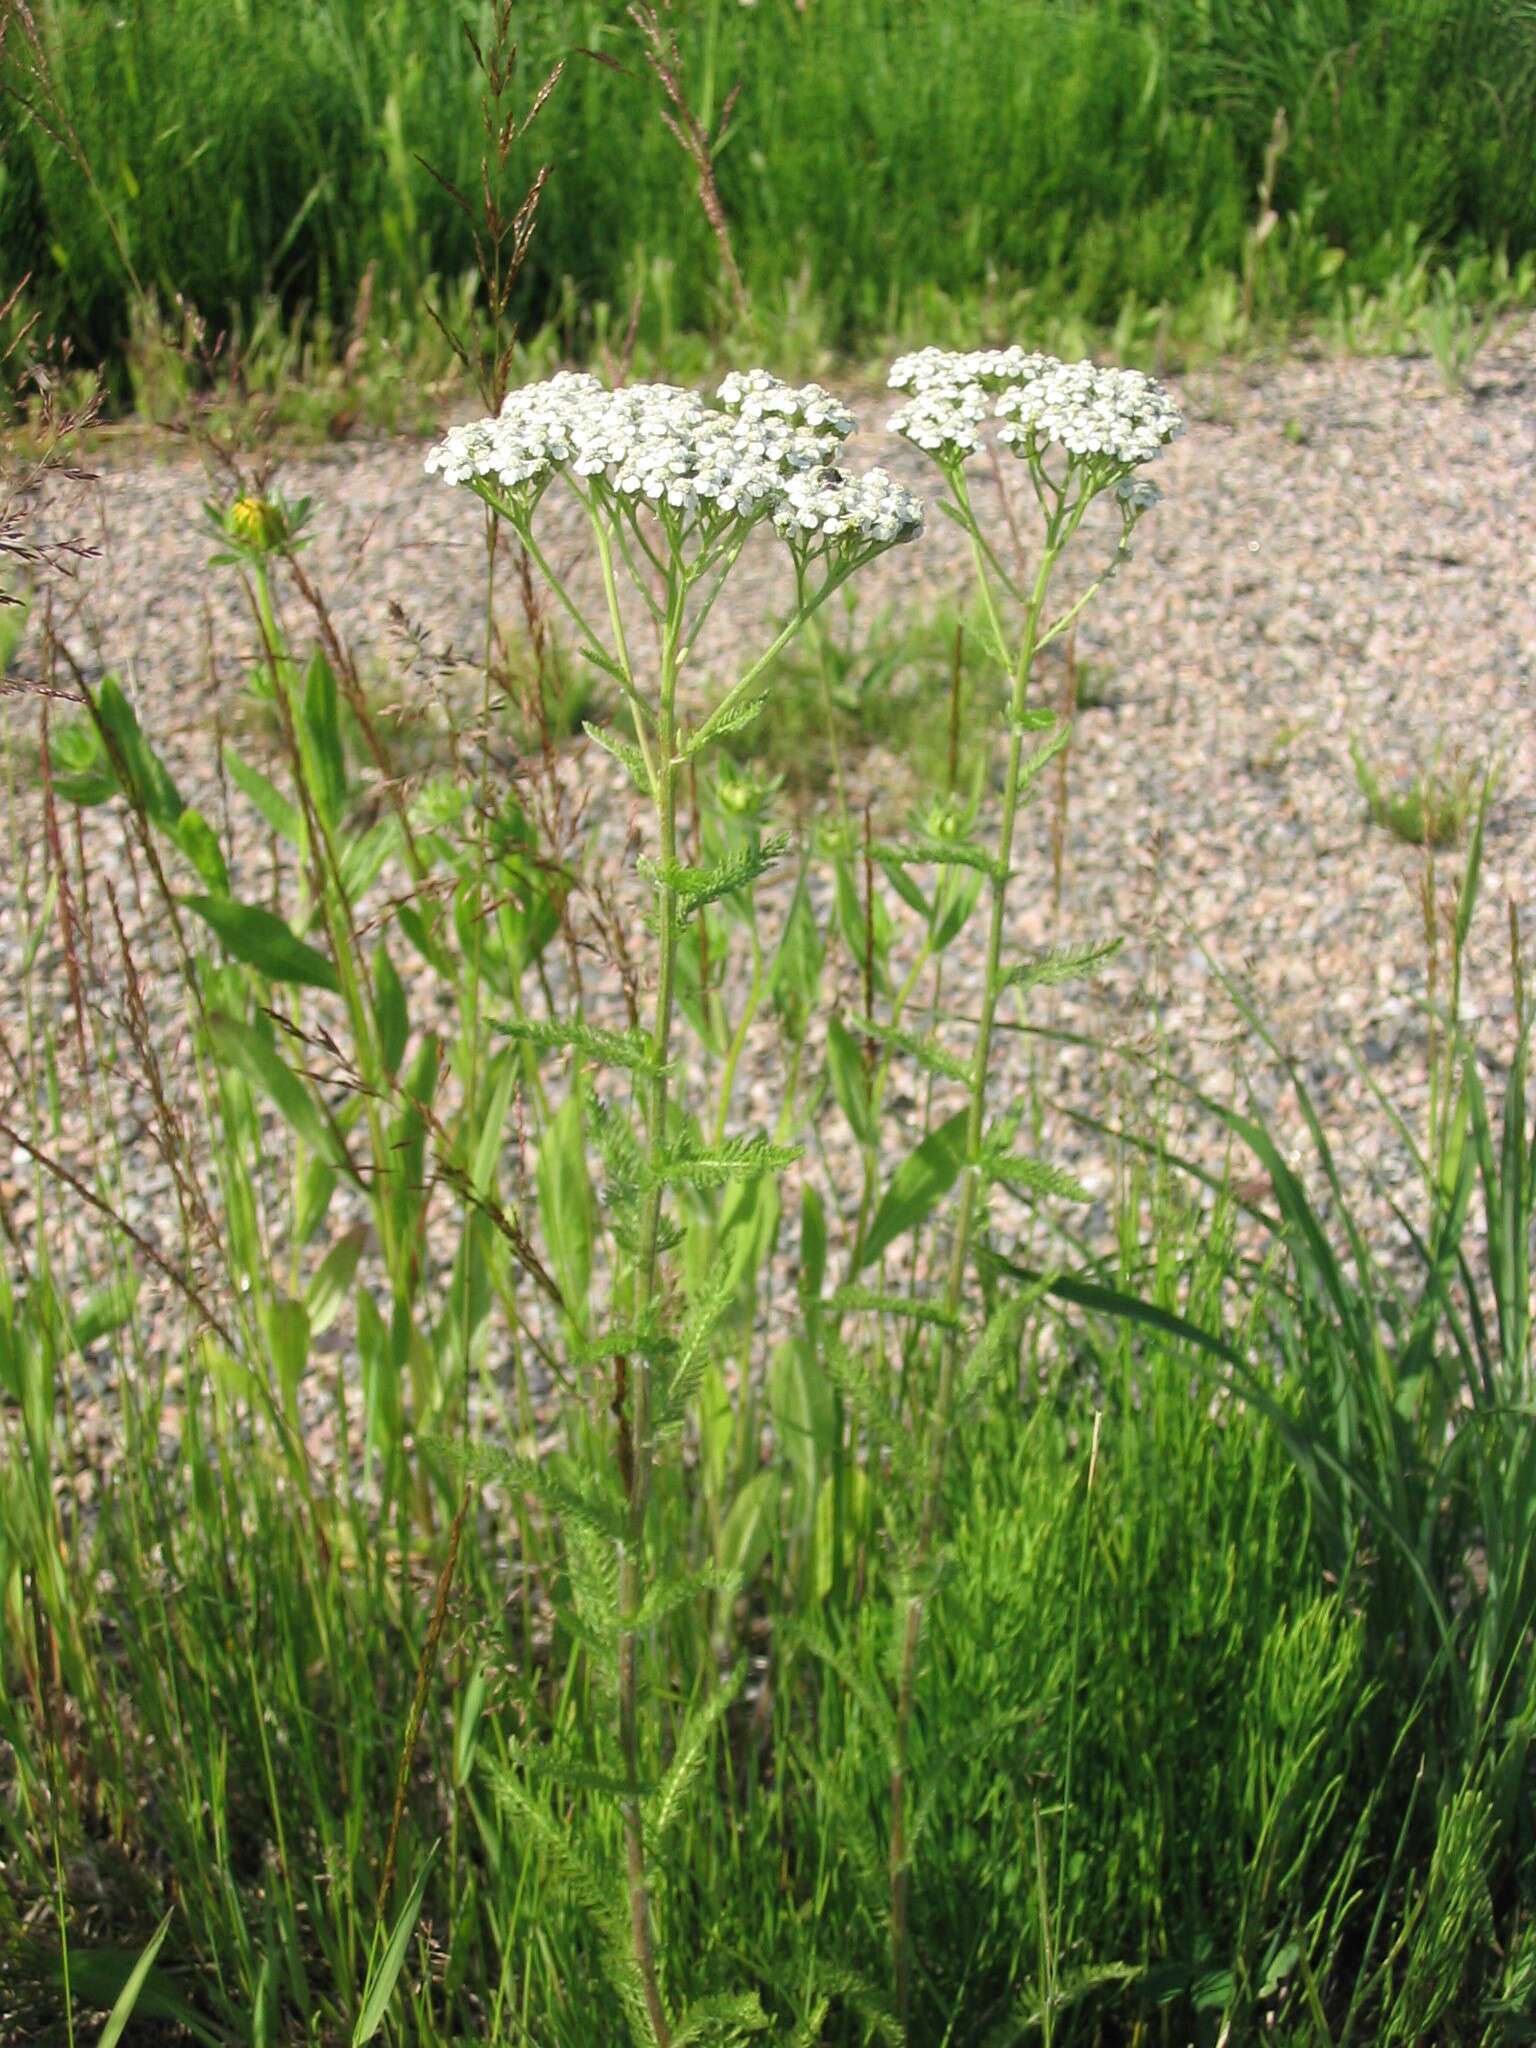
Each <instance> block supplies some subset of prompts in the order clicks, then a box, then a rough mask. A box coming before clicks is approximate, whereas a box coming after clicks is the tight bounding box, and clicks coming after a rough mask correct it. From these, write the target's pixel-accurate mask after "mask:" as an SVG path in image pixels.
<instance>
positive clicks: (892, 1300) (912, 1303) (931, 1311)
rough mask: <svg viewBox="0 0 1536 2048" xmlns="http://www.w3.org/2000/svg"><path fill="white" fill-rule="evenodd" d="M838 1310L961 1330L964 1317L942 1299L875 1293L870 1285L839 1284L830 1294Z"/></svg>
mask: <svg viewBox="0 0 1536 2048" xmlns="http://www.w3.org/2000/svg"><path fill="white" fill-rule="evenodd" d="M832 1307H833V1309H834V1310H835V1311H836V1312H838V1313H840V1314H841V1313H844V1312H846V1313H848V1314H853V1313H855V1312H857V1311H859V1310H865V1311H867V1312H868V1313H869V1314H871V1315H878V1316H900V1317H902V1318H903V1319H904V1320H905V1321H907V1322H909V1323H932V1324H935V1325H936V1326H937V1327H938V1328H940V1329H944V1330H963V1329H964V1328H965V1318H964V1317H963V1316H961V1315H959V1314H958V1313H957V1312H956V1311H955V1310H954V1309H952V1308H948V1307H946V1306H945V1304H944V1303H943V1302H942V1301H927V1300H925V1299H924V1298H923V1297H922V1296H921V1295H910V1294H878V1293H876V1292H875V1290H874V1289H873V1288H870V1287H840V1288H839V1289H838V1290H837V1292H836V1294H834V1295H833V1297H832Z"/></svg>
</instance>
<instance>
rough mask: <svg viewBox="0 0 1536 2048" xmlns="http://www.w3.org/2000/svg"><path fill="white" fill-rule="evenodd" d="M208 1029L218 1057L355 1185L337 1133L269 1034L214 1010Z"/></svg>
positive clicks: (353, 1172)
mask: <svg viewBox="0 0 1536 2048" xmlns="http://www.w3.org/2000/svg"><path fill="white" fill-rule="evenodd" d="M208 1032H209V1036H210V1037H211V1038H212V1040H213V1049H214V1052H215V1054H216V1055H217V1057H218V1058H219V1059H220V1060H221V1061H222V1062H224V1063H225V1064H226V1065H228V1066H231V1067H235V1068H238V1069H239V1071H240V1072H241V1073H242V1074H244V1075H245V1077H246V1079H247V1080H248V1081H251V1082H253V1083H254V1084H255V1086H256V1087H257V1088H258V1089H259V1090H260V1091H261V1093H262V1094H263V1095H265V1096H266V1097H267V1099H268V1101H269V1102H271V1103H272V1105H273V1107H274V1108H275V1109H276V1110H277V1111H278V1113H279V1115H280V1116H281V1117H282V1119H283V1121H284V1123H286V1124H287V1125H288V1127H289V1129H290V1130H292V1131H293V1132H294V1133H295V1135H296V1136H298V1137H300V1138H302V1139H303V1141H304V1143H305V1144H306V1145H307V1146H308V1147H309V1148H310V1150H311V1151H312V1152H313V1153H314V1154H315V1155H316V1156H317V1157H318V1158H320V1159H323V1160H324V1161H325V1162H326V1164H327V1165H328V1166H330V1167H332V1168H334V1169H335V1170H336V1171H337V1172H338V1173H341V1174H344V1175H345V1176H346V1178H347V1179H348V1180H349V1181H351V1182H352V1183H353V1185H354V1186H357V1185H360V1181H359V1177H358V1173H357V1169H356V1168H355V1167H354V1166H353V1164H352V1161H351V1158H350V1157H349V1155H348V1153H347V1148H346V1146H345V1144H344V1143H343V1142H342V1137H341V1133H340V1131H339V1130H338V1128H337V1126H336V1124H335V1122H334V1120H333V1119H332V1118H331V1117H330V1116H329V1115H328V1114H327V1112H326V1110H325V1108H324V1106H323V1105H322V1104H321V1103H320V1101H319V1100H318V1099H317V1098H316V1096H315V1094H314V1092H313V1090H312V1089H311V1087H310V1085H309V1083H308V1082H307V1081H304V1080H302V1079H301V1078H300V1077H299V1075H297V1074H296V1073H294V1071H293V1069H292V1068H291V1067H290V1066H289V1065H288V1064H287V1063H286V1061H285V1060H284V1059H283V1058H282V1056H281V1055H280V1054H279V1052H278V1050H277V1048H276V1046H275V1045H274V1044H273V1043H272V1040H271V1037H270V1036H269V1035H268V1034H266V1033H265V1032H262V1031H259V1030H257V1029H256V1028H255V1026H253V1025H250V1024H246V1023H243V1022H242V1021H241V1020H240V1019H238V1018H235V1017H227V1016H225V1015H224V1014H223V1013H222V1012H220V1011H217V1010H216V1011H214V1012H213V1014H212V1015H211V1016H210V1017H209V1019H208Z"/></svg>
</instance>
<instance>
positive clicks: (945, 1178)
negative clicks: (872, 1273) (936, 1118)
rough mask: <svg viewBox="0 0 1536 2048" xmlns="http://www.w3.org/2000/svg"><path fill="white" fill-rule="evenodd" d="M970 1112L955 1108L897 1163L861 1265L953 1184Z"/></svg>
mask: <svg viewBox="0 0 1536 2048" xmlns="http://www.w3.org/2000/svg"><path fill="white" fill-rule="evenodd" d="M967 1115H968V1112H967V1111H966V1110H963V1109H960V1110H956V1112H955V1114H954V1115H953V1116H952V1117H950V1118H949V1120H948V1122H946V1123H942V1124H939V1125H938V1126H937V1127H936V1128H935V1129H934V1130H931V1131H930V1132H929V1133H928V1135H927V1137H926V1138H924V1140H923V1142H922V1143H921V1144H920V1145H919V1146H918V1147H917V1149H916V1150H915V1151H914V1152H910V1153H909V1154H908V1155H907V1157H906V1158H905V1159H904V1160H903V1161H902V1162H901V1164H900V1166H898V1167H897V1169H896V1171H895V1173H894V1174H893V1175H892V1176H891V1183H890V1186H889V1187H888V1188H887V1189H886V1191H885V1194H884V1196H883V1198H882V1200H881V1203H880V1206H879V1208H878V1209H877V1210H876V1211H875V1215H874V1221H873V1222H872V1223H871V1224H870V1226H869V1235H868V1236H867V1237H866V1238H865V1240H864V1242H863V1244H862V1245H861V1246H860V1247H859V1266H860V1267H861V1268H862V1267H864V1266H870V1265H873V1264H874V1262H875V1260H876V1259H878V1258H879V1257H880V1256H881V1254H882V1253H883V1252H885V1251H886V1250H888V1249H889V1247H890V1246H891V1245H893V1244H894V1243H895V1242H896V1240H897V1238H898V1237H901V1236H903V1235H904V1234H905V1233H906V1232H907V1231H909V1230H911V1229H913V1228H914V1226H915V1225H917V1224H919V1223H921V1222H922V1220H923V1218H924V1217H925V1216H927V1215H928V1214H929V1213H930V1211H932V1210H933V1209H934V1208H936V1207H937V1205H938V1204H939V1203H940V1202H941V1201H942V1200H943V1199H944V1197H945V1196H946V1195H947V1194H948V1193H949V1191H950V1189H951V1188H952V1187H953V1186H954V1184H955V1182H956V1180H957V1179H958V1178H959V1175H960V1169H961V1167H962V1166H963V1165H964V1164H965V1126H966V1118H967Z"/></svg>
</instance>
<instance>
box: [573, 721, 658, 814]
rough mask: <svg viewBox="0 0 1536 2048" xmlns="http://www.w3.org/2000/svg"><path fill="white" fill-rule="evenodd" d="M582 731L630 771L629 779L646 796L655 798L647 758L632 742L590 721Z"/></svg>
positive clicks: (584, 725)
mask: <svg viewBox="0 0 1536 2048" xmlns="http://www.w3.org/2000/svg"><path fill="white" fill-rule="evenodd" d="M581 729H582V731H583V732H584V733H585V734H586V736H587V738H588V739H589V740H595V741H596V742H597V744H598V745H599V746H600V747H601V748H602V750H603V752H604V753H605V754H612V756H613V758H614V760H615V761H618V762H619V763H620V764H621V765H622V766H623V767H625V768H627V769H628V771H629V778H630V780H631V781H632V782H633V783H634V785H635V787H636V789H638V790H639V791H640V792H641V794H642V795H644V796H653V795H654V794H655V791H654V790H653V789H652V787H651V776H650V770H649V769H648V768H647V767H646V765H645V756H644V754H642V753H641V751H640V749H639V748H638V747H637V746H636V745H635V744H634V743H633V741H631V740H621V739H620V738H619V736H618V734H617V733H616V732H610V731H609V730H608V729H607V727H606V726H601V725H593V724H592V723H591V722H590V720H586V719H584V720H583V721H582V727H581Z"/></svg>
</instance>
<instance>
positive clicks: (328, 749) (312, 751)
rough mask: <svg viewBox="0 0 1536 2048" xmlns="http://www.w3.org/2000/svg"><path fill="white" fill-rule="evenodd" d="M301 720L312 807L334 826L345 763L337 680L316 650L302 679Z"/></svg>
mask: <svg viewBox="0 0 1536 2048" xmlns="http://www.w3.org/2000/svg"><path fill="white" fill-rule="evenodd" d="M302 716H303V731H304V738H305V742H306V745H305V749H304V752H305V757H306V761H307V765H308V767H309V774H310V782H311V786H312V794H313V796H314V800H315V805H316V808H317V809H318V810H319V812H320V815H321V817H322V818H324V820H325V822H326V823H327V824H328V825H334V824H335V823H336V822H337V820H338V819H339V818H340V816H341V813H342V809H343V807H344V806H345V804H346V800H347V763H346V756H345V754H344V753H343V751H342V745H341V713H340V706H339V704H338V702H337V698H336V676H335V672H334V671H333V670H332V668H331V665H330V663H329V662H328V661H327V660H326V658H325V654H324V652H323V650H322V649H320V648H318V647H317V648H316V649H315V651H314V654H313V656H312V657H311V659H310V664H309V671H308V673H307V674H306V676H305V678H304V705H303V714H302Z"/></svg>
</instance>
